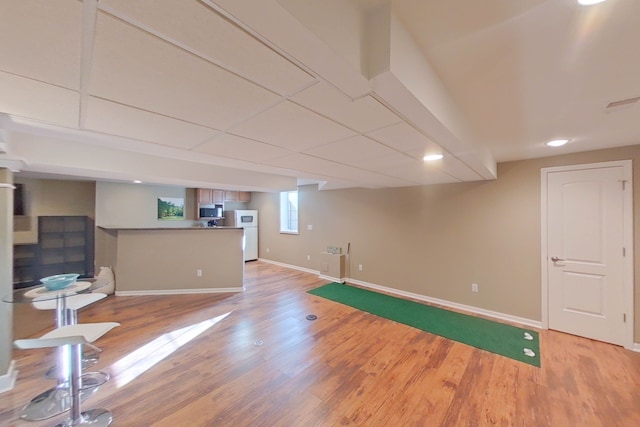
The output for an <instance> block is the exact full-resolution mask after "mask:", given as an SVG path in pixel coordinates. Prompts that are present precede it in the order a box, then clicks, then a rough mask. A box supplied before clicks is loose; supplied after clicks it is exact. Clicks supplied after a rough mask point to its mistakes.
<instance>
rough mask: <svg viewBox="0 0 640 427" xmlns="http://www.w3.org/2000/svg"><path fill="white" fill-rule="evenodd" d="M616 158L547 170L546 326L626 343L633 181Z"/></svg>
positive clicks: (616, 342) (608, 340)
mask: <svg viewBox="0 0 640 427" xmlns="http://www.w3.org/2000/svg"><path fill="white" fill-rule="evenodd" d="M612 163H613V164H612V165H611V166H602V167H587V168H578V169H576V170H562V169H561V168H558V169H561V170H553V169H550V170H547V172H546V178H547V179H546V183H547V187H546V197H547V200H546V225H547V229H546V241H547V248H546V249H547V250H546V258H547V259H546V263H547V268H546V271H547V286H548V295H547V297H548V326H549V328H550V329H555V330H559V331H564V332H568V333H571V334H574V335H580V336H583V337H588V338H593V339H596V340H600V341H605V342H609V343H613V344H618V345H624V344H625V342H626V339H627V338H626V337H627V325H626V324H625V323H626V321H627V320H629V319H626V317H627V313H626V310H625V307H627V302H626V301H625V298H628V297H629V296H627V292H628V287H629V286H632V285H629V284H625V280H628V278H627V277H626V276H625V256H626V255H630V252H629V251H630V248H625V241H627V242H628V240H627V239H626V238H625V233H628V232H630V230H626V229H625V228H627V227H628V222H625V215H626V213H625V191H628V192H631V182H630V177H628V175H627V174H626V171H625V168H624V165H623V164H621V163H622V162H615V163H614V162H612ZM605 165H607V164H605ZM585 166H589V165H585ZM628 166H630V165H628ZM543 215H544V212H543ZM544 231H545V230H543V233H544Z"/></svg>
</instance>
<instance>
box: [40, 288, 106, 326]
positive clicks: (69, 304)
mask: <svg viewBox="0 0 640 427" xmlns="http://www.w3.org/2000/svg"><path fill="white" fill-rule="evenodd" d="M106 297H107V294H103V293H100V292H95V293H86V294H77V295H73V296H69V297H67V298H66V299H65V305H66V309H67V313H66V314H65V322H64V324H65V325H74V324H76V323H78V310H80V309H81V308H84V307H86V306H88V305H89V304H93V303H94V302H96V301H100V300H101V299H103V298H106ZM33 306H34V307H35V308H37V309H38V310H56V309H57V307H58V306H57V301H56V300H55V299H46V300H39V299H38V298H35V299H34V300H33Z"/></svg>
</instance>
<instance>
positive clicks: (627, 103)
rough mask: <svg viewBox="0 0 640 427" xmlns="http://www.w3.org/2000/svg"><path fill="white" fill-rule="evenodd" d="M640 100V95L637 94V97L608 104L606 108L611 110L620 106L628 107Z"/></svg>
mask: <svg viewBox="0 0 640 427" xmlns="http://www.w3.org/2000/svg"><path fill="white" fill-rule="evenodd" d="M638 101H640V96H636V97H635V98H627V99H622V100H620V101H613V102H610V103H609V104H607V108H606V110H611V109H614V108H619V107H628V106H630V105H631V104H635V103H636V102H638Z"/></svg>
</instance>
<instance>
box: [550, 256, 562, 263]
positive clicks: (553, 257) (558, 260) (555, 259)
mask: <svg viewBox="0 0 640 427" xmlns="http://www.w3.org/2000/svg"><path fill="white" fill-rule="evenodd" d="M551 261H553V262H562V261H564V260H563V259H561V258H558V257H557V256H552V257H551Z"/></svg>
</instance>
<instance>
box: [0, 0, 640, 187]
mask: <svg viewBox="0 0 640 427" xmlns="http://www.w3.org/2000/svg"><path fill="white" fill-rule="evenodd" d="M304 3H309V4H306V5H305V4H304ZM311 3H313V4H311ZM347 3H348V4H347ZM470 3H473V4H470ZM481 3H482V4H481ZM487 3H488V4H486V5H485V4H484V3H483V2H469V1H468V0H429V1H423V2H420V1H418V0H353V1H348V2H344V1H342V2H341V1H340V0H333V1H312V2H309V1H308V2H302V1H298V0H285V1H282V0H259V1H258V0H254V1H237V0H136V1H127V0H85V1H82V0H55V1H52V0H48V1H47V0H0V4H1V6H0V37H1V38H2V41H3V42H2V44H1V45H0V131H7V132H6V133H8V134H9V136H11V134H12V132H15V131H16V130H19V131H20V132H24V133H25V134H32V135H34V140H35V138H39V140H38V143H39V144H42V146H43V150H45V149H55V148H56V146H55V145H56V144H58V141H60V140H64V139H68V140H69V141H73V142H74V143H77V144H84V145H86V146H87V151H91V150H92V149H93V147H94V146H100V147H102V148H104V149H105V150H109V149H110V150H120V151H122V152H131V153H137V154H139V155H142V154H144V155H146V156H148V157H149V159H150V162H153V161H155V160H154V159H156V158H163V159H166V161H167V162H170V161H174V160H180V159H182V160H183V161H185V162H196V163H198V164H206V165H209V166H210V167H212V168H214V169H215V170H216V171H219V170H222V169H221V168H225V167H226V168H227V169H228V170H227V171H226V172H225V174H227V175H228V177H229V179H228V180H225V181H224V182H228V183H231V182H232V181H238V185H241V186H242V187H243V188H247V187H250V186H251V183H250V182H249V181H250V180H251V179H253V178H247V179H248V181H246V180H243V179H242V176H244V175H246V176H247V177H251V176H254V177H255V176H257V175H252V173H254V172H259V173H260V176H261V177H264V176H266V175H268V174H272V175H273V176H274V177H275V176H280V177H281V176H282V175H286V176H287V177H289V178H290V177H292V176H295V177H296V178H297V180H298V181H299V182H305V183H309V182H314V181H315V182H317V183H318V184H319V185H320V186H321V187H322V188H344V187H349V186H355V185H357V186H363V187H376V186H380V187H382V186H405V185H420V184H433V183H441V182H457V181H459V180H463V181H469V180H478V179H491V178H494V177H495V174H494V172H495V170H496V168H495V163H494V161H493V159H498V160H499V161H511V160H519V159H525V158H532V157H544V156H552V155H555V154H568V153H575V152H580V151H587V150H596V149H603V148H611V147H620V146H625V145H631V144H638V143H639V142H640V139H639V138H640V130H639V129H640V127H638V124H637V123H638V114H637V113H638V111H639V110H638V108H640V107H638V105H640V103H638V104H634V105H629V106H627V108H626V109H624V110H622V109H616V110H615V111H607V112H605V106H606V104H607V103H609V102H612V101H621V100H624V99H627V98H633V97H637V96H638V95H640V79H638V78H637V76H638V75H639V73H640V55H638V54H637V46H636V45H637V43H635V40H640V25H637V21H638V19H637V17H638V16H640V1H635V0H610V1H608V2H604V3H600V4H597V5H593V6H589V7H583V6H580V5H578V4H577V2H575V1H574V0H566V1H565V0H563V1H550V0H519V1H517V2H514V1H513V0H491V1H490V2H487ZM388 4H391V6H392V7H391V8H378V9H376V11H377V12H380V14H379V15H376V16H377V18H379V19H378V20H376V19H370V18H372V16H373V15H371V14H370V12H372V11H373V8H376V7H379V6H382V5H388ZM360 7H362V9H359V8H360ZM368 7H371V8H372V9H371V10H366V9H367V8H368ZM344 12H346V13H344ZM336 14H339V15H340V17H339V19H337V20H336V19H333V20H332V19H331V17H332V16H336ZM336 25H338V26H337V27H336ZM365 26H366V27H367V28H366V30H367V31H364V30H365ZM378 30H379V31H378ZM260 40H261V41H260ZM385 61H386V62H385ZM385 64H386V65H388V66H387V67H386V68H384V67H385ZM369 73H371V75H369ZM443 112H445V113H446V114H442V113H443ZM52 136H55V138H52ZM560 136H563V137H567V138H570V139H571V142H570V143H569V144H567V145H565V146H564V147H561V148H557V149H551V148H549V147H547V146H545V145H544V142H545V141H546V140H548V139H551V138H554V137H560ZM54 139H55V141H56V142H54V143H52V142H51V141H52V140H54ZM372 141H375V142H372ZM11 144H12V141H9V152H11V148H12V147H11ZM52 144H53V145H54V146H52ZM35 145H36V144H35V142H34V147H32V148H33V149H34V150H33V151H32V152H34V153H35V152H38V151H37V147H35ZM68 146H71V145H69V144H66V145H65V144H60V150H64V149H65V147H68ZM14 150H16V151H15V152H17V148H16V147H14ZM432 152H438V153H442V154H444V156H445V157H444V159H442V160H441V161H440V162H438V163H433V164H425V163H424V162H423V161H422V156H423V155H425V154H428V153H432ZM292 153H294V154H295V155H292ZM57 154H60V156H63V157H64V156H66V157H64V158H65V159H66V158H74V157H75V153H74V152H73V151H71V152H65V153H63V152H60V153H57ZM0 156H1V155H0ZM405 156H406V157H405ZM45 157H46V156H42V155H41V154H38V156H37V158H38V159H43V158H45ZM109 158H110V157H109V156H103V157H102V159H101V164H100V166H101V168H102V169H103V172H104V174H105V175H107V174H108V171H109V170H111V171H113V172H114V173H115V174H116V175H117V174H118V170H120V166H121V165H119V164H116V163H114V164H108V162H109V160H108V159H109ZM111 158H113V159H115V158H119V156H114V157H111ZM105 159H106V160H105ZM25 160H26V161H27V162H28V161H29V159H28V158H26V159H25ZM156 160H157V159H156ZM167 164H168V163H167ZM40 166H41V167H43V168H44V167H45V166H46V165H40ZM54 166H55V165H54ZM474 169H475V170H474ZM183 171H184V173H185V174H188V173H191V172H193V171H191V170H189V168H183ZM476 171H477V173H476ZM157 179H158V180H159V181H161V182H166V179H167V177H166V176H158V177H157ZM216 179H217V180H218V182H221V181H220V179H219V178H216ZM149 181H150V180H149ZM190 182H202V178H198V177H196V178H195V180H193V181H190ZM288 182H289V181H288ZM257 184H258V185H256V188H264V185H263V184H262V183H257ZM209 185H215V183H213V182H212V183H210V184H209ZM280 188H281V187H280ZM274 191H277V189H276V188H275V187H274Z"/></svg>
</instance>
